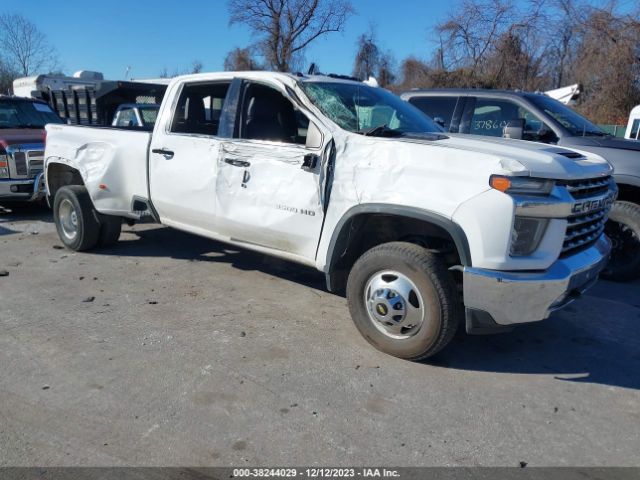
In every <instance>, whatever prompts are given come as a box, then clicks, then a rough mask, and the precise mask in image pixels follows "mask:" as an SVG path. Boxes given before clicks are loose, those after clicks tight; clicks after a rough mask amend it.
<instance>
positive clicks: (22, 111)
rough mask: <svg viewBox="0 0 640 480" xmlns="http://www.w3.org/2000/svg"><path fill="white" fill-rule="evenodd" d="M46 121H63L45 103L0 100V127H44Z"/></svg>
mask: <svg viewBox="0 0 640 480" xmlns="http://www.w3.org/2000/svg"><path fill="white" fill-rule="evenodd" d="M47 123H63V122H62V119H61V118H60V117H59V116H58V115H57V114H56V113H55V112H54V111H53V110H51V108H49V105H47V104H45V103H40V102H26V101H19V100H5V99H3V100H0V128H44V126H45V125H46V124H47Z"/></svg>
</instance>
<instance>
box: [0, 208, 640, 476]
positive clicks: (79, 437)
mask: <svg viewBox="0 0 640 480" xmlns="http://www.w3.org/2000/svg"><path fill="white" fill-rule="evenodd" d="M60 245H61V244H60V243H59V241H58V238H57V235H56V233H55V228H54V226H53V224H52V223H51V219H50V216H49V213H48V212H47V211H43V210H33V209H31V210H21V211H16V212H13V213H6V212H5V213H0V271H1V270H6V271H7V272H8V276H2V277H0V302H1V303H0V366H1V368H0V466H5V465H190V466H197V465H238V466H242V465H254V466H255V465H292V464H295V465H304V464H309V465H311V464H313V465H317V464H321V465H334V464H342V465H344V464H349V465H370V464H375V465H510V466H515V465H518V464H519V462H521V461H523V462H527V463H528V464H529V465H530V466H534V465H620V466H623V465H624V466H630V465H635V466H638V465H640V454H639V453H638V452H640V429H639V428H638V425H640V394H639V389H640V328H639V326H640V282H636V283H634V284H626V285H617V284H612V283H606V282H600V283H599V284H598V285H597V286H596V287H595V288H594V289H593V290H592V291H591V292H590V293H589V294H588V295H587V296H586V297H585V298H583V299H582V300H581V301H579V302H577V303H575V304H573V305H572V306H570V307H569V308H568V309H567V310H565V311H564V312H562V313H559V314H556V315H555V316H554V317H552V318H551V319H550V320H548V321H546V322H542V323H539V324H536V325H531V326H526V327H521V328H520V329H518V330H517V331H516V332H514V333H510V334H504V335H500V336H494V337H467V336H465V335H458V337H457V338H456V340H454V342H453V344H452V345H451V346H450V347H449V348H448V349H447V350H446V351H445V352H443V353H442V354H441V355H439V356H438V357H437V358H436V359H434V360H432V361H431V362H429V363H422V364H415V363H409V362H406V361H402V360H398V359H395V358H392V357H389V356H386V355H384V354H381V353H379V352H377V351H376V350H374V349H373V348H372V347H370V346H369V344H367V343H366V341H365V340H363V339H362V338H361V337H360V335H359V334H358V333H357V331H356V329H355V327H354V326H353V325H352V323H351V320H350V318H349V315H348V311H347V308H346V302H345V300H344V299H343V298H341V297H337V296H334V295H332V294H329V293H327V292H326V291H325V290H324V284H323V276H322V275H321V274H319V273H318V272H315V271H313V270H309V269H305V268H301V267H298V266H296V265H293V264H289V263H286V262H281V261H278V260H273V259H270V258H267V257H265V256H263V255H258V254H254V253H250V252H246V251H238V250H236V249H234V248H229V247H227V246H225V245H222V244H220V243H217V242H213V241H209V240H205V239H201V238H197V237H194V236H190V235H187V234H183V233H180V232H177V231H174V230H170V229H167V228H163V227H160V226H157V225H144V226H136V227H133V228H130V227H125V233H124V234H123V236H122V238H121V242H120V243H119V244H118V245H117V246H116V247H115V248H112V249H108V250H102V251H99V252H94V253H84V254H78V253H73V252H70V251H67V250H64V249H62V248H61V246H60Z"/></svg>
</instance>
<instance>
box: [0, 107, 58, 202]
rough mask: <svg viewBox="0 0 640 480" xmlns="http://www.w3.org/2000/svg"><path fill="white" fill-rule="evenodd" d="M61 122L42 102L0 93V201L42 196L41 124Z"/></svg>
mask: <svg viewBox="0 0 640 480" xmlns="http://www.w3.org/2000/svg"><path fill="white" fill-rule="evenodd" d="M49 123H55V124H59V123H63V122H62V119H61V118H60V117H59V116H58V115H56V114H55V112H54V111H53V110H51V108H50V107H49V106H48V105H47V104H46V103H44V102H42V101H38V100H33V99H27V98H19V97H13V96H0V201H2V202H5V201H16V200H17V201H33V200H37V199H38V198H41V197H42V194H43V191H44V190H43V188H42V187H43V182H42V181H41V179H42V169H43V163H44V143H43V137H44V133H45V130H44V127H45V125H47V124H49Z"/></svg>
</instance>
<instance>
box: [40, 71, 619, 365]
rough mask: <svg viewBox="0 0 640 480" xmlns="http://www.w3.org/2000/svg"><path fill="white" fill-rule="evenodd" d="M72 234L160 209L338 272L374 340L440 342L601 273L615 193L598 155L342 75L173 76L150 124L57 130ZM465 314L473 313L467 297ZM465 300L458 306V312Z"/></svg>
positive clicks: (167, 217) (235, 240) (57, 205)
mask: <svg viewBox="0 0 640 480" xmlns="http://www.w3.org/2000/svg"><path fill="white" fill-rule="evenodd" d="M47 132H48V135H47V139H46V151H45V157H46V164H45V168H46V186H47V193H48V198H49V201H50V204H51V205H52V206H53V211H54V219H55V224H56V227H57V230H58V233H59V235H60V239H61V240H62V242H63V243H64V244H65V245H66V246H67V247H68V248H70V249H73V250H88V249H91V248H94V247H96V246H104V245H110V244H113V243H114V242H115V241H116V240H117V239H118V237H119V235H120V228H121V224H122V221H123V219H126V220H127V221H129V222H131V221H137V220H142V219H147V220H148V219H152V220H155V221H157V222H160V223H162V224H165V225H168V226H170V227H174V228H177V229H180V230H184V231H188V232H192V233H195V234H198V235H202V236H205V237H208V238H212V239H215V240H220V241H223V242H228V243H230V244H234V245H237V246H241V247H245V248H247V249H252V250H257V251H259V252H263V253H266V254H269V255H274V256H277V257H281V258H284V259H287V260H291V261H293V262H298V263H300V264H304V265H309V266H312V267H315V268H317V269H318V270H320V271H323V272H324V273H325V274H326V279H327V286H328V289H329V290H330V291H335V292H343V291H344V290H345V289H346V295H347V298H348V304H349V309H350V312H351V316H352V318H353V320H354V322H355V324H356V326H357V328H358V329H359V330H360V332H361V333H362V334H363V335H364V337H365V338H366V339H367V340H368V341H369V342H371V343H372V344H373V345H374V346H375V347H377V348H379V349H380V350H382V351H384V352H387V353H389V354H391V355H395V356H398V357H402V358H407V359H413V360H417V359H422V358H426V357H428V356H431V355H433V354H434V353H436V352H437V351H439V350H440V349H442V348H443V347H444V346H445V345H447V343H448V342H449V341H450V340H451V338H452V337H453V334H454V332H455V330H456V328H457V327H458V324H459V323H460V321H462V319H463V318H464V319H465V320H464V321H465V324H466V330H467V332H469V333H493V332H499V331H503V330H506V329H510V328H511V327H513V326H514V325H516V324H521V323H528V322H534V321H538V320H542V319H544V318H547V317H548V316H549V315H550V314H551V312H553V311H555V310H557V309H559V308H561V307H563V306H565V305H567V304H568V303H570V302H571V301H572V300H574V299H575V298H576V297H577V296H579V294H580V293H582V292H583V291H584V290H585V289H587V288H588V287H589V286H591V285H592V284H593V283H594V282H595V281H596V279H597V277H598V273H599V272H600V270H601V269H602V267H603V266H604V265H605V263H606V261H607V258H608V256H609V252H610V243H609V240H608V239H607V238H606V236H604V234H603V233H602V232H603V228H604V224H605V222H606V220H607V214H608V211H609V209H610V206H611V204H612V202H613V201H614V199H615V197H616V193H617V189H616V186H615V183H614V182H613V180H612V178H611V174H612V169H611V167H610V165H609V164H608V163H607V162H606V161H604V160H603V159H602V158H601V157H598V156H596V155H593V154H587V153H584V154H583V153H577V152H575V151H572V150H567V149H562V148H558V147H555V146H549V145H544V144H537V143H531V142H520V141H504V140H502V139H495V140H482V139H478V138H469V137H465V136H458V135H452V134H451V135H450V134H444V133H443V132H442V130H441V129H440V128H439V127H438V126H437V125H435V124H434V123H433V122H432V121H431V120H430V119H429V118H428V117H427V116H425V115H423V114H422V113H421V112H420V111H418V110H417V109H416V108H415V107H413V106H411V105H410V104H408V103H406V102H403V101H402V100H400V98H398V97H396V96H395V95H393V94H391V93H389V92H387V91H385V90H383V89H380V88H375V87H371V86H367V85H365V84H363V83H360V82H356V81H351V80H347V79H344V78H340V77H337V76H305V75H291V74H281V73H273V72H243V73H230V72H227V73H212V74H198V75H191V76H184V77H179V78H176V79H174V80H173V81H172V82H171V84H170V85H169V87H168V90H167V93H166V95H165V97H164V100H163V102H162V105H161V107H160V111H159V114H158V120H157V122H156V124H155V128H154V130H153V132H142V131H130V130H121V129H117V128H109V127H104V128H100V127H87V126H70V125H48V126H47ZM463 309H464V310H463ZM463 311H464V315H463Z"/></svg>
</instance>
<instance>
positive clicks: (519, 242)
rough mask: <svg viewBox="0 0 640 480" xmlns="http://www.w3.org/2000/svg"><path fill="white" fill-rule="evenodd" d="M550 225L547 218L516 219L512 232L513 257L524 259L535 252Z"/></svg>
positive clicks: (511, 252)
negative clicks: (523, 257)
mask: <svg viewBox="0 0 640 480" xmlns="http://www.w3.org/2000/svg"><path fill="white" fill-rule="evenodd" d="M548 224H549V220H548V219H546V218H529V217H516V219H515V222H513V231H512V232H511V251H510V254H511V256H513V257H522V256H526V255H530V254H532V253H533V252H535V251H536V249H537V248H538V246H539V245H540V241H541V240H542V237H543V236H544V232H545V231H546V230H547V225H548Z"/></svg>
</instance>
